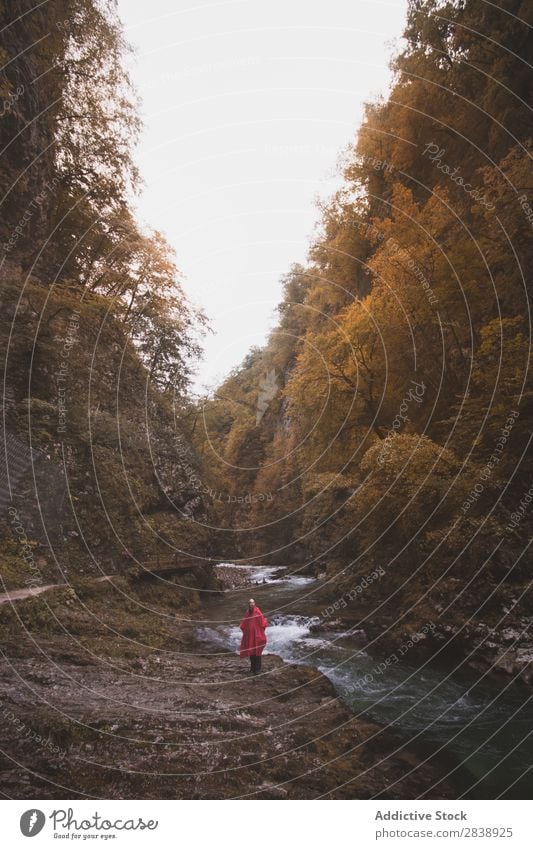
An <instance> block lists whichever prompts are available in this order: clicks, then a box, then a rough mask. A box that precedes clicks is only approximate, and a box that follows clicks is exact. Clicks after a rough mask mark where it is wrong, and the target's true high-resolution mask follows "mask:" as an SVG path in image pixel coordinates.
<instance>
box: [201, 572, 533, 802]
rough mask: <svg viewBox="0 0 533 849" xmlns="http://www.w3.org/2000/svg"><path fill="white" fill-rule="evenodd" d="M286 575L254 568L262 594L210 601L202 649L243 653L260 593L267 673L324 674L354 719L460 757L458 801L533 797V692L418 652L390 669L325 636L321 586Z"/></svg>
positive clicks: (357, 645)
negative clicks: (305, 668)
mask: <svg viewBox="0 0 533 849" xmlns="http://www.w3.org/2000/svg"><path fill="white" fill-rule="evenodd" d="M235 568H239V567H235ZM283 575H284V570H283V567H254V568H253V569H252V581H253V582H254V583H255V584H256V585H257V586H255V587H253V588H252V589H250V587H248V588H246V589H241V590H231V591H227V592H226V593H224V595H223V597H221V596H220V595H216V596H213V597H211V599H210V601H209V602H208V603H207V605H206V606H205V608H204V610H205V620H204V621H203V622H202V623H201V624H199V625H198V629H197V637H198V648H199V650H200V651H202V652H204V653H211V652H216V653H220V652H224V653H226V652H231V653H236V652H237V651H238V646H239V642H240V633H241V632H240V630H239V621H240V619H241V617H242V614H243V612H244V610H245V607H246V601H247V599H248V598H249V597H250V595H253V596H254V598H255V600H256V601H257V603H258V605H259V606H260V608H261V609H262V611H263V613H264V614H265V615H266V616H267V618H268V620H269V623H270V625H269V627H268V629H267V639H268V644H267V648H266V651H265V655H264V662H263V670H264V672H266V673H268V653H269V652H270V653H274V654H278V655H280V656H281V657H282V658H283V659H284V660H286V661H289V662H291V663H299V664H308V665H311V666H315V667H318V669H320V670H321V671H322V672H323V673H324V674H325V675H327V677H328V678H329V679H330V680H331V681H332V683H333V684H334V686H335V688H336V690H337V692H338V694H339V697H340V698H341V699H342V700H343V701H344V702H345V703H346V704H347V705H349V706H350V708H351V709H352V710H353V711H354V712H355V713H356V714H359V713H362V714H364V715H365V716H368V717H370V718H371V719H373V720H375V721H377V722H379V723H380V724H381V725H384V726H389V727H390V729H391V730H392V731H394V733H395V734H396V736H399V737H401V738H402V739H403V740H406V741H410V743H411V745H416V746H417V748H418V750H419V751H420V750H422V751H428V752H435V750H436V749H441V750H442V752H443V754H444V753H445V754H446V756H447V757H450V755H451V756H453V762H454V763H457V764H458V765H459V764H460V765H461V766H460V767H459V768H458V769H457V770H456V773H455V776H454V777H455V778H456V781H457V787H458V797H464V798H496V797H501V798H509V799H511V798H519V799H524V798H530V797H531V793H532V790H533V772H532V763H533V757H532V754H533V745H532V739H531V733H532V732H531V728H532V727H533V721H532V720H533V699H532V695H531V691H530V690H529V689H528V688H527V687H526V686H525V685H523V684H517V683H513V682H511V680H510V679H501V681H500V680H499V679H496V678H494V677H492V676H488V675H486V676H482V675H481V674H480V673H478V672H476V671H475V670H473V669H471V668H469V667H465V666H464V665H463V666H461V665H460V664H459V666H458V667H457V668H455V669H451V668H450V667H449V666H446V667H444V666H443V665H442V664H441V665H438V664H436V663H435V661H432V660H431V658H430V657H429V656H428V658H427V659H426V660H421V659H420V654H419V652H417V659H416V662H415V661H414V659H413V660H411V662H410V659H409V654H408V652H406V654H405V656H403V657H401V658H399V660H398V661H397V662H396V661H395V662H394V663H391V664H390V665H388V666H386V667H385V668H384V669H383V670H382V669H381V667H379V664H380V662H381V661H383V660H384V658H383V657H382V656H380V655H379V654H377V653H375V652H373V651H372V653H371V652H370V651H368V650H365V649H364V647H361V642H360V641H358V640H357V639H353V638H351V637H349V636H347V635H346V634H343V633H342V632H340V631H339V632H332V631H321V630H320V618H319V615H318V614H319V613H320V610H321V608H322V605H320V604H319V603H318V602H317V601H316V599H315V590H316V589H317V588H318V586H319V585H318V582H317V581H315V580H314V579H313V578H308V577H302V576H292V577H280V576H283ZM378 667H379V669H378Z"/></svg>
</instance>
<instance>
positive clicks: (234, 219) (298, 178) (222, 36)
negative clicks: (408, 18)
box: [119, 0, 407, 390]
mask: <svg viewBox="0 0 533 849" xmlns="http://www.w3.org/2000/svg"><path fill="white" fill-rule="evenodd" d="M406 6H407V2H406V0H388V2H386V0H383V1H382V0H283V2H282V0H269V2H268V3H260V2H258V0H228V2H214V3H199V2H197V0H189V2H185V0H152V2H146V0H119V9H120V14H121V18H122V20H123V22H124V25H125V28H126V36H127V38H128V40H129V41H130V42H131V43H132V44H133V45H134V46H135V48H136V57H135V59H134V61H133V65H132V74H133V79H134V82H135V84H136V86H137V89H138V91H139V93H140V95H141V98H142V104H143V105H142V114H143V118H144V121H145V130H144V133H143V136H142V139H141V144H140V147H139V149H138V153H137V162H138V164H139V167H140V169H141V173H142V175H143V177H144V179H145V181H146V186H145V190H144V193H143V196H142V198H141V199H140V201H139V203H138V213H139V217H140V219H141V220H142V221H144V222H146V223H147V224H148V225H150V226H151V227H153V228H155V229H158V230H161V231H162V232H163V233H164V234H165V235H166V237H167V238H168V240H169V241H170V243H171V244H172V245H173V246H174V248H175V249H176V253H177V257H178V264H179V266H180V268H181V270H182V271H183V273H184V275H185V278H186V282H185V288H186V291H187V293H188V294H189V296H190V298H191V300H192V301H193V303H195V304H196V305H198V306H200V307H202V308H203V309H204V310H205V312H206V313H207V314H208V316H209V318H210V320H211V326H212V328H213V330H214V331H215V335H210V336H209V337H208V339H207V340H206V357H205V361H204V362H203V364H202V366H201V368H200V372H199V376H198V380H197V384H196V387H197V389H198V390H201V389H202V387H204V386H213V385H215V384H216V383H218V382H220V380H221V379H222V378H223V377H224V376H225V375H226V374H227V373H228V371H229V370H230V369H231V368H233V367H234V366H235V365H237V364H238V363H239V362H240V361H241V360H242V358H243V357H244V355H245V354H246V352H247V350H248V349H249V348H250V347H251V346H252V345H261V344H262V343H263V342H264V340H265V337H266V334H267V333H268V330H269V329H270V328H271V327H272V325H273V322H274V308H275V306H276V304H277V303H278V301H279V299H280V283H279V280H280V277H281V276H282V275H283V274H285V273H286V272H287V270H288V269H289V267H290V265H291V263H293V262H302V261H304V260H305V257H306V253H307V248H308V244H309V239H310V237H311V236H312V233H313V229H314V226H315V223H316V221H317V219H318V211H317V209H316V205H315V199H316V197H317V196H320V197H327V196H328V195H329V194H331V192H332V191H333V190H334V189H335V188H336V186H337V185H338V176H337V170H336V162H337V158H338V155H339V153H340V151H341V150H342V149H343V148H344V147H345V146H346V144H347V143H349V142H351V141H353V139H354V137H355V132H356V130H357V127H358V125H359V123H360V121H361V118H362V114H363V104H364V103H365V101H367V100H369V99H373V98H374V97H375V96H376V95H377V94H379V93H380V92H381V93H384V92H386V90H387V86H388V84H389V82H390V71H389V67H388V63H389V59H390V56H391V53H392V51H393V47H394V43H395V42H396V44H399V41H398V40H399V37H400V35H401V32H402V29H403V23H404V18H405V13H406Z"/></svg>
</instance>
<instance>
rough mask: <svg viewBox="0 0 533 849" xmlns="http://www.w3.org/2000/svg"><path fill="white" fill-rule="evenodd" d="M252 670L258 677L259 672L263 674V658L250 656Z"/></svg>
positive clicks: (254, 655)
mask: <svg viewBox="0 0 533 849" xmlns="http://www.w3.org/2000/svg"><path fill="white" fill-rule="evenodd" d="M250 668H251V670H252V672H253V674H254V675H257V673H258V672H261V656H260V655H256V654H252V655H250Z"/></svg>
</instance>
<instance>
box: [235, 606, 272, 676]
mask: <svg viewBox="0 0 533 849" xmlns="http://www.w3.org/2000/svg"><path fill="white" fill-rule="evenodd" d="M267 626H268V622H267V620H266V619H265V617H264V616H263V614H262V613H261V611H260V610H259V608H258V606H257V605H256V603H255V601H254V600H253V598H251V599H250V600H249V602H248V610H247V611H246V613H245V614H244V616H243V618H242V622H241V631H242V639H241V650H240V654H241V658H242V657H249V658H250V671H251V672H253V674H254V675H257V674H258V672H261V655H262V654H263V649H264V647H265V646H266V641H267V640H266V634H265V628H266V627H267Z"/></svg>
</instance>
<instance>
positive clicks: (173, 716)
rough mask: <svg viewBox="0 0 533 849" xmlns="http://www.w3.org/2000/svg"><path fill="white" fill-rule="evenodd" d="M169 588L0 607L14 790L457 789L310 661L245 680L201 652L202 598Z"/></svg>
mask: <svg viewBox="0 0 533 849" xmlns="http://www.w3.org/2000/svg"><path fill="white" fill-rule="evenodd" d="M162 595H163V594H162V593H161V592H160V588H159V587H158V585H157V583H155V584H154V585H152V584H148V585H146V584H145V585H144V586H143V587H142V589H139V587H138V586H136V585H135V584H134V583H132V582H128V581H127V580H126V579H124V578H122V579H119V580H118V581H117V582H114V583H112V584H111V585H108V584H100V585H99V586H93V587H91V588H85V591H84V592H83V591H81V590H80V591H78V592H74V591H71V590H58V591H52V593H51V594H45V595H42V596H40V597H36V598H32V599H28V600H26V601H23V602H20V603H19V605H17V606H16V607H15V608H14V609H13V608H11V607H8V606H7V605H4V606H3V608H2V610H1V611H0V617H2V618H1V619H0V628H1V629H2V637H3V645H4V656H3V659H2V662H1V665H0V699H1V705H0V739H1V748H2V751H3V753H4V754H3V755H2V756H1V759H0V776H1V786H2V794H3V796H4V797H14V798H23V799H37V798H171V799H180V798H188V799H189V798H191V799H199V798H236V797H246V798H264V799H267V798H283V799H285V798H287V799H305V798H317V797H322V796H324V797H328V798H370V797H381V798H391V799H393V798H404V799H406V798H423V797H424V796H427V797H428V798H454V797H456V795H457V791H456V789H455V790H454V788H453V787H452V785H451V783H450V782H448V781H447V779H446V777H445V776H446V773H447V771H448V768H447V767H446V766H445V765H444V764H443V763H442V761H434V760H430V761H428V762H427V763H423V762H422V760H423V759H422V758H420V757H419V756H418V755H416V754H414V753H413V752H412V751H409V750H406V749H405V748H403V746H402V744H401V743H400V742H398V741H396V740H395V739H394V738H392V737H391V736H390V734H389V733H388V732H385V731H384V730H383V729H381V728H380V727H379V726H378V725H376V724H375V723H372V722H369V721H367V720H366V719H363V718H361V717H355V716H354V715H353V714H352V713H350V711H349V710H348V709H347V708H346V707H344V706H343V705H342V704H341V703H340V702H339V701H338V700H337V698H336V696H335V691H334V689H333V687H332V685H331V684H330V682H329V681H328V680H327V679H326V678H325V677H324V676H323V675H322V674H321V673H320V672H318V671H317V670H316V669H314V668H312V667H303V666H292V665H289V664H286V663H284V662H283V661H282V660H281V659H280V658H278V657H277V656H275V655H269V656H267V657H266V658H265V661H264V664H263V669H264V671H263V674H262V675H261V676H257V677H250V676H249V674H247V672H246V669H247V664H241V662H240V661H239V659H238V657H237V655H234V654H228V653H222V654H210V653H203V654H198V653H197V652H198V651H199V647H198V644H197V641H196V639H195V636H194V634H195V628H196V620H198V619H201V607H200V606H199V601H198V598H190V597H186V596H185V595H184V592H183V590H181V589H180V588H179V587H176V589H175V591H174V592H173V591H172V587H170V588H169V587H167V588H166V592H165V594H164V599H163V600H162ZM156 599H157V604H156ZM141 605H142V606H141ZM6 608H7V609H6ZM155 608H157V613H155V612H154V611H155Z"/></svg>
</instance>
